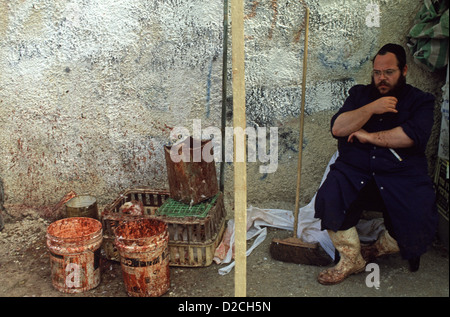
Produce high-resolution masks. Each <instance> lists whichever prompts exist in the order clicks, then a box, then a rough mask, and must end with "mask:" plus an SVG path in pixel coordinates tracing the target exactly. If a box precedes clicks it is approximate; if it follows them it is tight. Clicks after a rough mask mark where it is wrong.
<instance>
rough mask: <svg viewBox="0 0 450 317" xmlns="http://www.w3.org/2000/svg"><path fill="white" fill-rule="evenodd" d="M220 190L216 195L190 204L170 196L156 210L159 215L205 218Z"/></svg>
mask: <svg viewBox="0 0 450 317" xmlns="http://www.w3.org/2000/svg"><path fill="white" fill-rule="evenodd" d="M219 195H220V192H219V193H218V194H216V195H215V196H214V197H212V198H210V199H208V200H206V201H204V202H201V203H198V204H195V205H192V206H191V205H189V204H184V203H182V202H179V201H177V200H174V199H173V198H169V199H168V200H166V202H164V203H163V204H162V205H161V207H159V208H158V210H157V211H156V215H157V216H167V217H197V218H205V217H206V216H207V215H208V213H209V211H210V210H211V208H212V207H213V206H214V204H215V203H216V201H217V198H218V197H219Z"/></svg>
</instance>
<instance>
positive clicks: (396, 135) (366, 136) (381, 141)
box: [347, 126, 414, 148]
mask: <svg viewBox="0 0 450 317" xmlns="http://www.w3.org/2000/svg"><path fill="white" fill-rule="evenodd" d="M355 138H356V139H357V140H358V141H359V142H361V143H371V144H374V145H376V146H382V147H387V148H407V147H411V146H413V145H414V141H413V140H412V139H411V138H410V137H409V136H408V135H406V133H405V132H404V131H403V128H402V127H400V126H399V127H396V128H393V129H391V130H385V131H379V132H373V133H369V132H367V131H366V130H364V129H359V130H358V131H355V132H353V133H351V134H350V135H349V136H348V138H347V142H350V143H353V141H354V140H355Z"/></svg>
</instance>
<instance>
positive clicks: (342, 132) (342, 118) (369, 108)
mask: <svg viewBox="0 0 450 317" xmlns="http://www.w3.org/2000/svg"><path fill="white" fill-rule="evenodd" d="M397 102H398V100H397V98H395V97H381V98H379V99H377V100H375V101H373V102H371V103H368V104H367V105H365V106H363V107H361V108H358V109H355V110H352V111H347V112H344V113H341V114H340V115H339V117H337V118H336V121H334V125H333V127H332V129H331V132H332V133H333V135H334V136H336V137H345V136H349V135H350V134H352V133H355V132H357V131H358V130H359V129H361V128H362V127H363V126H364V125H365V124H366V123H367V121H369V119H370V118H371V117H372V115H374V114H383V113H387V112H391V113H397V112H398V111H397V109H396V107H397Z"/></svg>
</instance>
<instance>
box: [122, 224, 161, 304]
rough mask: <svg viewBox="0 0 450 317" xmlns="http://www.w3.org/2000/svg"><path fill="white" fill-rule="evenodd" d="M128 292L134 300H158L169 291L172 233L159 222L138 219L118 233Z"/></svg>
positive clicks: (123, 272) (123, 225)
mask: <svg viewBox="0 0 450 317" xmlns="http://www.w3.org/2000/svg"><path fill="white" fill-rule="evenodd" d="M115 236H116V239H115V245H116V247H117V250H118V251H119V255H120V263H121V267H122V275H123V280H124V284H125V288H126V291H127V293H128V295H129V296H134V297H157V296H161V295H163V294H164V293H166V292H167V291H168V290H169V287H170V270H169V232H168V230H167V224H166V223H165V222H163V221H160V220H156V219H138V220H134V221H129V222H126V223H123V224H121V225H120V226H118V227H117V228H116V230H115Z"/></svg>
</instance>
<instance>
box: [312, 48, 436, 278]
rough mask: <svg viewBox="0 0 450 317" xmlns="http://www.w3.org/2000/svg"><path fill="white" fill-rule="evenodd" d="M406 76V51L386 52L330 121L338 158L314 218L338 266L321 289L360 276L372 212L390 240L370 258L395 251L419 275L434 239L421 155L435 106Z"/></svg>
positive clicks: (429, 187) (381, 241) (430, 193)
mask: <svg viewBox="0 0 450 317" xmlns="http://www.w3.org/2000/svg"><path fill="white" fill-rule="evenodd" d="M407 70H408V66H407V65H406V53H405V50H404V49H403V47H401V46H399V45H396V44H387V45H385V46H383V47H382V48H381V49H380V51H379V52H378V53H377V54H376V56H375V58H374V60H373V73H372V74H373V77H372V83H371V84H370V85H356V86H354V87H352V88H351V89H350V91H349V96H348V98H347V99H346V101H345V103H344V105H343V106H342V108H341V109H340V110H339V111H338V112H337V113H336V114H335V115H334V116H333V117H332V119H331V133H332V135H333V137H335V138H336V139H337V140H338V151H339V157H338V158H337V160H336V162H335V163H334V164H333V165H331V166H330V172H329V173H328V175H327V178H326V180H325V181H324V183H323V184H322V186H321V187H320V189H319V190H318V192H317V196H316V202H315V213H316V214H315V217H317V218H320V219H321V226H322V230H325V229H326V230H327V231H328V233H329V236H330V238H331V241H332V242H333V244H334V246H335V247H336V250H337V251H339V254H340V260H339V262H338V263H337V265H336V266H335V267H332V268H329V269H327V270H325V271H323V272H321V273H320V274H319V277H318V281H319V282H320V283H321V284H325V285H330V284H336V283H339V282H341V281H343V280H344V279H345V278H346V277H347V276H349V275H351V274H355V273H358V272H362V271H363V270H364V269H365V265H366V260H365V259H364V258H363V256H362V255H361V246H360V241H359V237H358V233H357V231H356V229H355V225H356V224H357V222H358V221H359V219H360V216H361V213H362V211H363V210H368V209H367V208H373V207H374V204H376V207H379V208H380V209H381V210H380V211H383V216H384V222H385V227H386V229H387V232H385V234H383V235H381V236H380V238H379V240H378V241H377V242H375V244H374V245H373V246H372V255H373V256H379V255H382V254H386V253H393V252H396V251H399V252H400V254H401V256H402V257H403V258H404V259H406V260H408V261H409V265H410V270H411V271H416V270H418V268H419V259H420V256H421V255H422V254H423V253H425V252H426V249H427V247H428V246H429V244H430V243H431V242H432V240H433V238H434V235H435V232H436V226H437V208H436V204H435V199H436V198H435V197H436V196H435V192H434V188H433V183H432V181H431V178H430V177H429V175H428V165H427V159H426V156H425V148H426V145H427V142H428V139H429V137H430V134H431V129H432V126H433V111H434V105H435V103H434V97H433V96H432V95H431V94H429V93H425V92H422V91H421V90H419V89H417V88H415V87H413V86H411V85H409V84H406V73H407ZM370 210H374V209H370Z"/></svg>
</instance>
